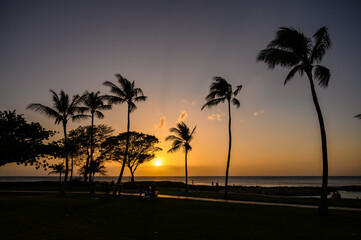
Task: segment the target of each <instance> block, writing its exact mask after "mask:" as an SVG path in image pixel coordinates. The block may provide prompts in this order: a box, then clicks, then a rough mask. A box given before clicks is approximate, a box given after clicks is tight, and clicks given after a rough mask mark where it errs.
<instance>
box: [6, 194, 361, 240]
mask: <svg viewBox="0 0 361 240" xmlns="http://www.w3.org/2000/svg"><path fill="white" fill-rule="evenodd" d="M98 197H99V199H98V200H93V199H91V198H90V197H89V196H88V195H87V194H67V196H66V197H61V196H60V195H59V194H55V193H9V192H0V216H1V217H0V230H1V231H0V236H1V237H0V238H1V239H2V240H5V239H37V240H38V239H39V240H41V239H61V240H64V239H89V240H90V239H107V240H109V239H318V240H319V239H361V228H360V223H361V213H360V212H352V211H347V212H346V211H330V213H329V214H328V215H319V214H318V213H317V211H316V210H315V209H301V208H288V207H271V206H253V205H243V204H232V203H212V202H201V201H190V200H172V199H157V200H154V201H145V200H142V199H141V198H139V197H129V196H128V197H127V196H124V197H122V198H117V199H112V200H110V201H107V200H105V199H104V197H103V195H99V196H98Z"/></svg>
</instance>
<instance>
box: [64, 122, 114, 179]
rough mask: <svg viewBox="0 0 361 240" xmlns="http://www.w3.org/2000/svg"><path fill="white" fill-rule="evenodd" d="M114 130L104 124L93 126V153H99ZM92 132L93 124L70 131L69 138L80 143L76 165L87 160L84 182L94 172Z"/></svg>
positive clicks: (84, 165) (76, 155) (84, 167)
mask: <svg viewBox="0 0 361 240" xmlns="http://www.w3.org/2000/svg"><path fill="white" fill-rule="evenodd" d="M113 131H114V130H113V129H112V128H111V127H109V126H107V125H104V124H99V125H95V126H93V142H94V143H93V155H95V156H98V155H99V153H98V152H99V150H100V145H101V143H102V142H103V141H105V140H106V139H107V138H108V137H109V136H110V135H111V134H112V132H113ZM90 132H91V126H79V127H77V128H76V129H73V130H71V131H70V132H69V139H73V141H75V142H76V144H77V145H78V146H77V148H78V150H77V152H76V154H75V155H74V157H75V162H76V163H77V164H76V165H78V162H85V163H84V164H83V166H82V168H83V169H84V171H82V174H83V175H84V182H87V180H88V179H90V178H88V177H89V176H88V175H91V174H92V173H91V171H90V164H91V163H90V155H91V150H90V136H91V133H90ZM84 159H85V160H84ZM85 169H86V170H85ZM92 176H93V174H92Z"/></svg>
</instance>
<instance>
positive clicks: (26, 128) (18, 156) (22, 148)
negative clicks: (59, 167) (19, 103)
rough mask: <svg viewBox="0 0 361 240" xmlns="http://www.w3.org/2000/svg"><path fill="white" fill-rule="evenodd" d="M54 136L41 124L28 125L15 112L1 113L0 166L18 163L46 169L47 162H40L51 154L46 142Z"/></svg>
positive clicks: (52, 132)
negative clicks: (41, 158)
mask: <svg viewBox="0 0 361 240" xmlns="http://www.w3.org/2000/svg"><path fill="white" fill-rule="evenodd" d="M54 134H55V132H54V131H47V130H45V129H44V128H43V127H42V126H41V125H40V124H39V123H27V122H26V120H25V119H24V117H23V116H22V115H20V114H16V111H15V110H14V111H3V112H2V111H0V166H3V165H5V164H8V163H17V164H18V165H19V164H24V165H27V164H30V165H35V167H36V168H37V169H38V168H40V167H44V168H46V167H47V166H48V165H47V162H46V160H42V161H40V157H44V156H45V155H46V154H48V153H49V152H50V150H51V149H50V148H49V146H48V145H46V144H44V141H46V140H48V139H49V138H50V137H52V136H53V135H54Z"/></svg>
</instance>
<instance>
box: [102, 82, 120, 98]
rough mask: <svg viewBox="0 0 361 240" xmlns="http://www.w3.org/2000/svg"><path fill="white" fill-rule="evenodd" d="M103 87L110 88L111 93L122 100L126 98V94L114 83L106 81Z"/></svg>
mask: <svg viewBox="0 0 361 240" xmlns="http://www.w3.org/2000/svg"><path fill="white" fill-rule="evenodd" d="M103 85H104V86H107V87H110V92H111V93H114V94H116V95H117V96H118V97H120V98H124V97H125V93H124V92H123V91H122V89H120V88H119V87H118V86H117V85H115V84H114V83H112V82H109V81H105V82H103Z"/></svg>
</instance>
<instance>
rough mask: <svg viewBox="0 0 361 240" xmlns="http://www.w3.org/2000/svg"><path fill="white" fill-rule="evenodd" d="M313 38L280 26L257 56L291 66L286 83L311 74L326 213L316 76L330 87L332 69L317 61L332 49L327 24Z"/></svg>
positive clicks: (324, 201) (322, 208)
mask: <svg viewBox="0 0 361 240" xmlns="http://www.w3.org/2000/svg"><path fill="white" fill-rule="evenodd" d="M312 38H313V39H311V38H309V37H306V36H305V35H304V34H303V33H301V32H299V31H297V30H295V29H293V28H290V27H281V28H279V30H278V31H277V33H276V37H275V39H274V40H272V41H271V42H270V43H269V44H268V45H267V48H266V49H264V50H262V51H260V53H259V54H258V56H257V61H262V62H265V63H266V64H267V65H268V67H269V68H270V69H274V68H275V66H276V65H280V66H281V67H285V68H287V69H289V68H292V69H291V71H290V72H289V73H288V75H287V77H286V80H285V82H284V84H286V83H287V82H288V81H289V80H291V79H292V78H293V76H294V75H295V74H296V73H299V74H300V75H301V76H302V75H303V74H306V75H307V77H308V80H309V83H310V87H311V93H312V99H313V103H314V105H315V108H316V112H317V116H318V121H319V125H320V131H321V142H322V159H323V160H322V162H323V175H322V194H321V201H320V205H319V211H320V212H321V213H326V212H327V195H328V190H327V182H328V158H327V142H326V130H325V125H324V121H323V116H322V112H321V108H320V105H319V103H318V99H317V94H316V90H315V87H314V79H316V80H317V81H318V84H319V86H320V87H324V88H326V87H327V86H328V82H329V80H330V71H329V69H328V68H326V67H323V66H321V65H317V63H319V62H321V60H322V58H323V56H324V55H325V53H326V51H327V50H328V49H329V48H331V39H330V37H329V34H328V31H327V27H322V28H320V29H319V30H318V31H317V32H316V33H315V34H314V35H313V37H312Z"/></svg>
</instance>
